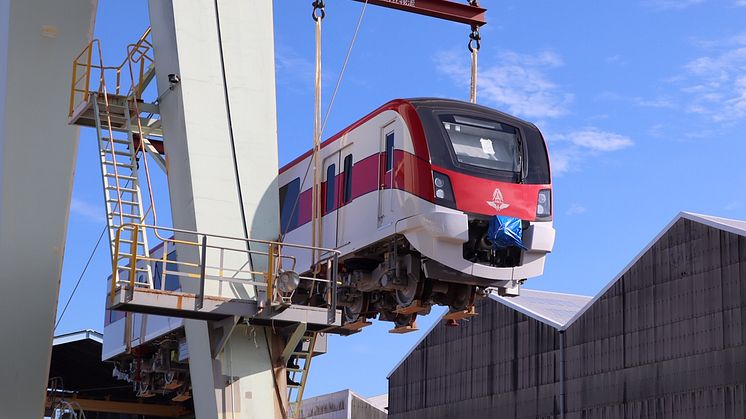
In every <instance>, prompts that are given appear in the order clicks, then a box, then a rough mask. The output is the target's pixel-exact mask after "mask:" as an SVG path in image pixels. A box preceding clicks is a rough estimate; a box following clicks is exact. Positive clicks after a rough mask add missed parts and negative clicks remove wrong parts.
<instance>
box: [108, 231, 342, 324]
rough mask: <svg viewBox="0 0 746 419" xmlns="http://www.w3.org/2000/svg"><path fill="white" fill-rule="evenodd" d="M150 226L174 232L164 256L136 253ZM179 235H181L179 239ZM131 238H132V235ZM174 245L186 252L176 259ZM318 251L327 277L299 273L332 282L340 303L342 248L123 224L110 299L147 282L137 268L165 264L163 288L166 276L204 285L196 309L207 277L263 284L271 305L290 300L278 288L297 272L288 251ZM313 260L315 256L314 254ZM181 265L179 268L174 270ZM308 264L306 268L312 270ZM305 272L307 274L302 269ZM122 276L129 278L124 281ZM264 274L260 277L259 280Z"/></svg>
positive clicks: (316, 280)
mask: <svg viewBox="0 0 746 419" xmlns="http://www.w3.org/2000/svg"><path fill="white" fill-rule="evenodd" d="M125 230H129V231H131V232H132V234H131V242H130V243H129V244H128V246H129V250H130V251H129V252H122V251H121V249H122V247H123V246H122V240H121V235H122V233H123V232H124V231H125ZM147 230H150V231H152V232H154V233H159V234H158V236H159V237H167V236H171V238H166V239H163V246H164V249H163V252H162V255H161V256H160V257H151V256H143V255H140V254H138V252H137V251H135V249H136V247H135V246H137V241H138V237H139V236H140V235H142V234H146V231H147ZM177 236H178V238H177ZM127 240H130V239H129V238H128V239H127ZM169 245H175V246H183V247H182V252H181V253H178V252H177V259H176V260H172V259H169V258H168V254H169V253H170V252H169V250H168V249H169V247H168V246H169ZM290 249H292V250H293V251H290V252H289V253H296V254H298V253H300V252H308V254H309V255H310V254H312V253H313V252H317V253H319V254H322V255H323V262H324V263H325V266H326V273H327V275H326V279H322V278H318V277H315V276H314V277H310V276H300V279H301V280H307V281H312V283H314V284H316V283H319V282H320V283H327V284H328V285H329V286H330V287H329V288H327V289H328V290H329V291H331V299H332V301H330V302H331V303H332V304H330V306H331V307H330V308H332V309H333V308H335V306H336V301H335V300H336V286H337V281H336V280H335V278H336V276H337V266H338V265H337V264H338V257H339V255H340V251H338V250H335V249H326V248H320V247H313V246H306V245H299V244H289V243H282V242H276V241H269V240H254V239H245V238H237V237H228V236H221V235H216V234H204V233H198V232H194V231H188V230H181V229H176V228H166V227H157V226H152V225H146V224H135V223H130V224H124V225H122V226H120V227H119V228H118V229H117V232H116V235H115V240H114V257H113V258H112V280H111V290H110V299H111V300H110V301H111V303H112V304H113V303H114V301H115V300H114V298H115V294H116V291H117V287H118V286H121V285H124V286H126V287H127V292H128V294H129V296H130V297H129V298H128V299H131V295H132V293H133V292H134V290H135V288H136V287H138V286H140V287H143V286H145V285H146V284H144V283H141V282H138V280H137V277H138V272H143V271H144V270H145V266H146V264H151V267H153V268H154V267H155V266H153V265H157V264H161V267H162V269H161V270H160V272H161V276H162V277H161V281H160V288H161V290H164V287H165V276H166V274H169V275H174V276H177V277H180V278H189V279H192V280H198V281H199V283H198V285H199V287H198V292H197V293H196V298H197V301H196V305H197V307H196V309H200V308H201V307H202V301H203V300H204V296H205V291H204V290H205V280H217V281H223V282H231V283H235V284H241V285H248V286H255V287H261V288H264V289H266V301H267V302H268V303H270V304H272V303H275V302H278V301H282V300H286V301H287V300H288V299H289V296H288V295H282V294H283V293H282V292H280V291H279V290H278V288H277V286H276V281H277V278H278V277H279V276H280V274H281V273H283V272H285V271H293V272H298V266H297V259H296V256H294V255H291V254H287V253H284V251H286V250H290ZM309 259H310V256H309ZM258 262H265V263H261V265H263V266H266V270H257V269H255V268H254V265H259V264H260V263H258ZM169 265H170V266H171V267H174V266H175V267H176V270H169V269H168V268H169ZM308 269H309V267H305V269H303V271H308ZM300 273H303V272H300ZM123 277H126V278H124V279H123ZM260 278H261V279H260Z"/></svg>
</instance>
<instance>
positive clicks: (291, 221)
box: [280, 177, 300, 234]
mask: <svg viewBox="0 0 746 419" xmlns="http://www.w3.org/2000/svg"><path fill="white" fill-rule="evenodd" d="M299 195H300V177H297V178H295V179H293V180H292V181H290V183H288V184H287V185H285V186H283V187H281V188H280V229H281V231H282V233H283V234H285V233H287V232H288V230H290V229H291V228H293V227H295V226H296V225H297V224H298V211H299V210H300V209H299V207H300V205H297V204H296V203H297V201H298V196H299Z"/></svg>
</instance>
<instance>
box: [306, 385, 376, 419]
mask: <svg viewBox="0 0 746 419" xmlns="http://www.w3.org/2000/svg"><path fill="white" fill-rule="evenodd" d="M386 404H387V397H386V395H385V394H382V395H380V396H375V397H371V398H367V399H366V398H365V397H363V396H361V395H359V394H357V393H355V392H354V391H352V390H349V389H347V390H342V391H337V392H335V393H329V394H324V395H322V396H316V397H311V398H308V399H303V404H301V408H300V419H386V410H385V407H386Z"/></svg>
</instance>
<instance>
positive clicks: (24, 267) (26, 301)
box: [0, 0, 96, 418]
mask: <svg viewBox="0 0 746 419" xmlns="http://www.w3.org/2000/svg"><path fill="white" fill-rule="evenodd" d="M95 14H96V0H65V1H64V2H63V1H59V0H13V1H10V0H0V97H2V101H0V335H2V336H3V341H2V343H0V379H2V385H1V387H2V391H0V406H2V408H1V410H2V416H3V417H8V418H40V417H42V416H43V412H44V398H45V390H46V386H47V379H48V375H49V362H50V356H51V348H52V334H53V328H54V322H55V313H56V308H57V297H58V294H59V286H60V273H61V271H62V257H63V255H64V251H65V238H66V235H67V219H68V214H69V211H70V196H71V193H72V183H73V172H74V169H75V159H76V155H77V150H78V128H77V127H71V126H68V125H67V112H68V105H69V97H70V78H71V75H72V70H71V66H72V59H73V58H74V57H75V56H76V55H78V53H80V51H81V50H82V49H83V48H84V47H85V45H86V44H87V43H88V42H89V40H90V38H91V34H92V32H93V22H94V19H95Z"/></svg>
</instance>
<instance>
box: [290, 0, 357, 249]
mask: <svg viewBox="0 0 746 419" xmlns="http://www.w3.org/2000/svg"><path fill="white" fill-rule="evenodd" d="M368 1H369V0H365V3H364V4H363V9H362V10H361V11H360V17H358V20H357V26H356V27H355V32H354V33H353V35H352V40H351V41H350V46H349V48H347V55H346V56H345V60H344V63H343V64H342V69H341V70H340V72H339V76H337V84H336V85H335V87H334V93H332V98H331V100H330V101H329V106H328V107H327V108H326V114H325V115H324V121H323V123H322V124H321V134H320V135H319V138H321V137H322V136H323V134H324V130H325V129H326V123H327V122H328V121H329V115H330V114H331V113H332V107H333V106H334V99H335V98H336V97H337V92H338V91H339V86H340V85H341V84H342V78H343V76H344V74H345V70H346V69H347V63H348V62H349V61H350V56H351V55H352V50H353V48H354V47H355V41H356V40H357V35H358V32H359V31H360V26H361V24H362V22H363V16H365V9H366V8H367V6H368ZM312 165H313V159H311V160H309V162H308V165H307V166H306V172H305V174H304V175H303V179H302V180H301V183H300V185H301V186H300V187H303V185H305V184H306V179H307V178H308V172H309V171H310V170H311V166H312ZM299 201H300V191H299V193H298V196H296V197H295V200H294V201H293V207H292V209H291V210H290V217H289V219H292V218H293V215H294V214H295V211H296V210H297V208H298V202H299ZM289 228H290V223H289V222H288V225H286V226H285V230H283V231H281V234H280V240H283V239H284V237H285V235H286V234H287V233H288V229H289Z"/></svg>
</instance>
